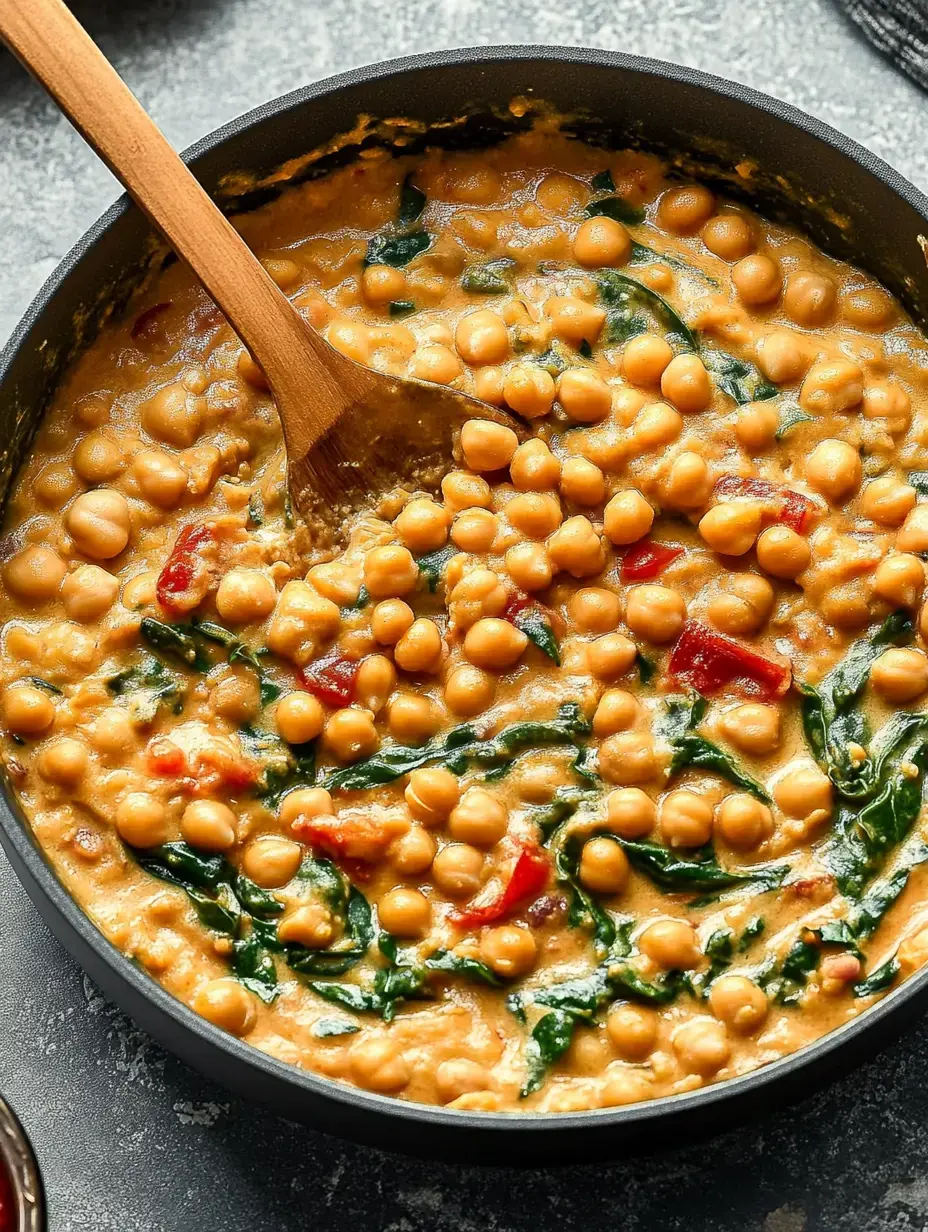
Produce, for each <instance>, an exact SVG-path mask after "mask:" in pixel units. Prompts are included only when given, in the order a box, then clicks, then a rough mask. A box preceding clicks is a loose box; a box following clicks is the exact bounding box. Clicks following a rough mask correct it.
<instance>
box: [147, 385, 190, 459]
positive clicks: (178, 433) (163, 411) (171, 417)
mask: <svg viewBox="0 0 928 1232" xmlns="http://www.w3.org/2000/svg"><path fill="white" fill-rule="evenodd" d="M203 409H204V400H203V398H202V397H197V396H195V395H193V394H191V393H190V392H189V391H188V390H187V389H185V388H184V386H183V385H182V384H181V383H180V382H176V383H173V384H171V385H165V386H164V388H163V389H159V390H158V392H157V393H156V394H154V395H153V396H152V397H151V398H149V399H148V401H147V402H144V403H143V404H142V408H141V422H142V427H143V428H144V429H145V431H146V432H147V433H148V435H149V436H153V437H154V438H155V440H158V441H164V443H165V444H167V445H173V446H174V447H175V448H176V449H189V448H190V446H191V445H192V444H193V443H194V441H196V439H197V437H198V436H199V435H200V430H201V428H202V426H203Z"/></svg>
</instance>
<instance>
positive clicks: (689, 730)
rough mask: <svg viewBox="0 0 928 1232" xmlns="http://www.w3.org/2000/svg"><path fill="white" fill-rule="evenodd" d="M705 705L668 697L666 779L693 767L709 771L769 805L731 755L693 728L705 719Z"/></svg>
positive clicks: (664, 732) (695, 697)
mask: <svg viewBox="0 0 928 1232" xmlns="http://www.w3.org/2000/svg"><path fill="white" fill-rule="evenodd" d="M707 708H708V703H707V702H706V699H705V698H704V697H700V696H699V695H698V694H695V695H693V697H691V698H687V697H671V698H669V699H668V701H667V717H666V719H665V722H664V725H663V730H662V733H661V734H662V735H663V736H664V739H665V740H666V741H667V742H668V744H669V745H670V750H671V758H670V767H669V775H670V777H671V778H672V777H673V776H674V775H675V774H679V773H680V771H681V770H686V769H689V768H690V767H692V766H695V767H697V768H698V769H700V770H708V771H709V772H710V773H712V774H717V775H718V776H719V778H723V779H727V780H728V782H729V783H733V784H734V785H735V786H736V787H740V788H741V789H742V790H743V791H747V792H750V794H751V795H752V796H756V797H757V799H758V800H762V801H763V802H764V803H765V804H769V803H770V796H769V795H768V794H767V792H766V791H765V790H764V788H763V787H761V785H760V783H758V782H757V781H756V780H755V779H753V778H751V776H750V775H749V774H748V773H747V771H746V770H742V769H741V767H740V766H739V765H738V763H737V762H736V761H735V759H734V758H733V757H732V756H731V754H730V753H726V752H725V751H724V749H721V748H719V746H718V745H717V744H714V743H713V742H712V741H711V740H707V739H706V738H705V737H704V736H700V735H699V734H698V733H697V732H696V728H697V727H698V726H699V724H700V723H701V722H702V720H703V718H704V717H705V713H706V710H707Z"/></svg>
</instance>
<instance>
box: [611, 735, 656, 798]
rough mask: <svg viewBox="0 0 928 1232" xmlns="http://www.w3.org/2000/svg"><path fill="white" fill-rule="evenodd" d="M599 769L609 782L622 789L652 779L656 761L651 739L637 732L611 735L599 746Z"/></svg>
mask: <svg viewBox="0 0 928 1232" xmlns="http://www.w3.org/2000/svg"><path fill="white" fill-rule="evenodd" d="M599 770H600V773H601V774H602V776H603V778H604V779H605V780H606V782H607V783H617V784H618V785H619V786H622V787H628V786H631V785H632V784H634V783H646V782H648V780H649V779H653V778H654V776H655V774H656V773H657V761H656V758H655V756H654V745H653V743H652V741H651V737H650V736H646V735H642V734H640V733H638V732H617V733H616V735H614V736H608V737H607V738H606V739H605V740H604V741H603V742H602V744H601V745H600V746H599Z"/></svg>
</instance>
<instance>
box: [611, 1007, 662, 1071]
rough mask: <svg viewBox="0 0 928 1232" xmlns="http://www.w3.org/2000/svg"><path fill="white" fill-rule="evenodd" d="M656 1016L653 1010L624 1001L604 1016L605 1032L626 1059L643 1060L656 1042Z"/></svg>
mask: <svg viewBox="0 0 928 1232" xmlns="http://www.w3.org/2000/svg"><path fill="white" fill-rule="evenodd" d="M657 1023H658V1018H657V1015H656V1014H655V1013H654V1011H653V1010H649V1009H645V1008H644V1006H639V1005H630V1004H629V1003H628V1002H624V1003H623V1004H620V1005H614V1006H613V1007H612V1009H611V1010H610V1011H609V1016H608V1017H607V1018H606V1032H607V1034H608V1036H609V1039H610V1040H611V1041H612V1044H613V1047H614V1048H615V1050H616V1051H617V1052H618V1053H619V1054H620V1055H621V1056H623V1057H625V1058H626V1060H628V1061H643V1060H644V1058H645V1057H646V1056H648V1054H649V1053H650V1052H652V1051H653V1049H654V1045H655V1044H656V1042H657Z"/></svg>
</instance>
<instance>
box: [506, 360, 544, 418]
mask: <svg viewBox="0 0 928 1232" xmlns="http://www.w3.org/2000/svg"><path fill="white" fill-rule="evenodd" d="M503 397H504V399H505V400H506V405H507V406H509V407H511V408H512V410H514V411H515V413H516V414H517V415H521V416H522V417H523V419H540V418H541V417H542V416H543V415H547V414H549V412H550V410H551V407H552V406H553V405H554V377H553V376H552V375H551V373H550V372H548V371H546V369H544V368H540V367H539V366H538V365H537V364H515V365H514V366H513V367H512V368H510V369H509V373H508V375H507V377H506V382H505V384H504V385H503Z"/></svg>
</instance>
